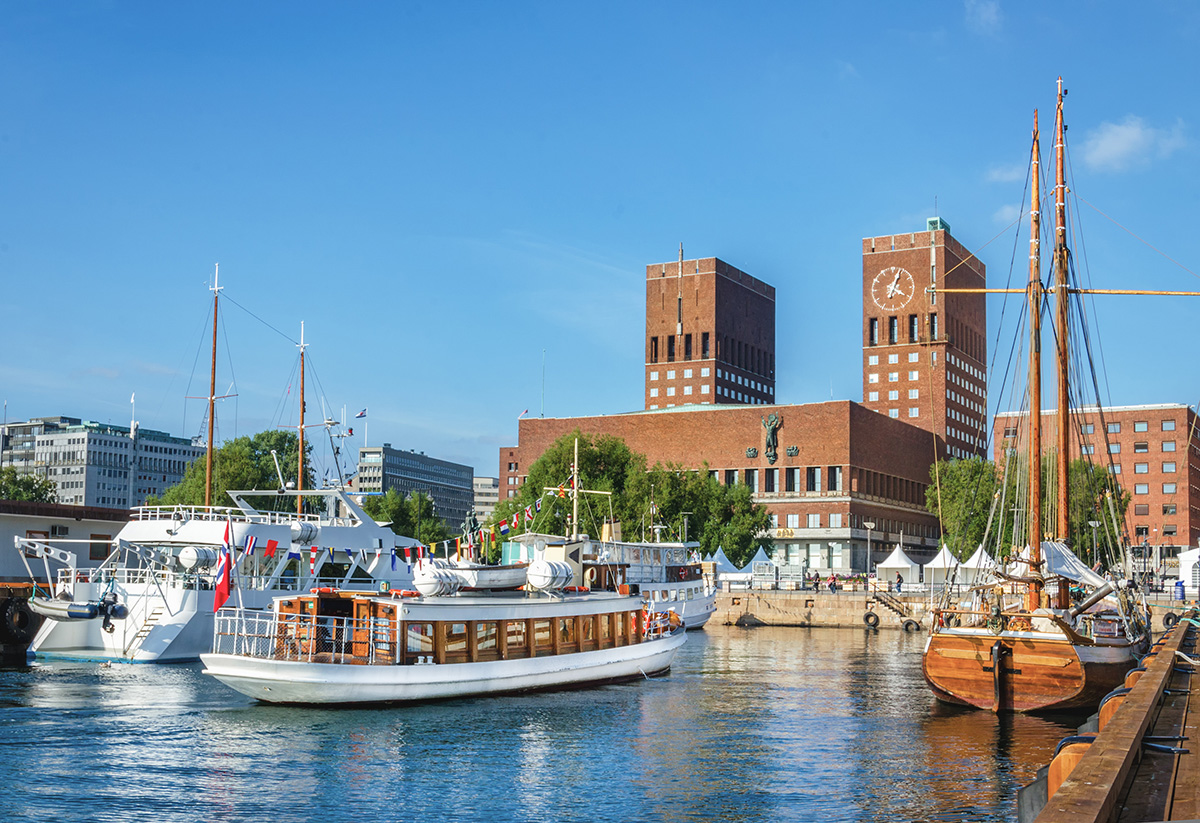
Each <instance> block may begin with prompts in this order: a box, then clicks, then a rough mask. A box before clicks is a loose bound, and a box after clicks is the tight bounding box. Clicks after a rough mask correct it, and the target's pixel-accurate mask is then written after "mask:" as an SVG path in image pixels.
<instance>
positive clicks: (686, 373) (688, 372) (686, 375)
mask: <svg viewBox="0 0 1200 823" xmlns="http://www.w3.org/2000/svg"><path fill="white" fill-rule="evenodd" d="M691 376H692V370H691V369H684V370H683V377H684V379H685V380H686V379H688V378H689V377H691Z"/></svg>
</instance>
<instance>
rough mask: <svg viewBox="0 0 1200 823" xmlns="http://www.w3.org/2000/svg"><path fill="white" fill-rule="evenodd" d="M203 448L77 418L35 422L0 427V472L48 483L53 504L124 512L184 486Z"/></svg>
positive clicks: (150, 432) (162, 434) (157, 434)
mask: <svg viewBox="0 0 1200 823" xmlns="http://www.w3.org/2000/svg"><path fill="white" fill-rule="evenodd" d="M203 454H204V446H203V445H202V444H196V443H193V441H191V440H189V439H186V438H183V437H174V436H172V435H170V434H167V433H166V432H160V431H154V430H153V429H144V428H141V427H135V428H133V429H132V430H131V429H130V428H129V427H127V426H116V425H113V424H111V423H97V422H94V421H91V420H81V419H80V418H77V417H63V416H57V417H35V418H33V419H32V420H27V421H24V422H19V423H6V424H4V425H3V427H0V467H4V466H12V467H13V468H15V469H16V470H17V472H18V473H20V474H34V475H37V476H39V477H44V478H46V479H48V480H50V481H52V482H53V483H54V484H55V486H56V487H57V490H58V502H59V503H64V504H67V505H73V506H92V507H99V508H108V509H128V508H131V507H133V506H140V505H142V504H143V503H145V502H146V497H147V496H148V495H156V496H161V495H162V494H163V493H164V492H165V491H166V490H167V489H169V488H170V487H171V486H174V485H176V484H177V483H179V482H180V481H181V480H183V475H184V472H186V471H187V467H188V464H189V463H191V462H192V461H193V460H195V459H196V458H198V457H201V456H203Z"/></svg>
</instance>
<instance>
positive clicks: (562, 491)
mask: <svg viewBox="0 0 1200 823" xmlns="http://www.w3.org/2000/svg"><path fill="white" fill-rule="evenodd" d="M558 496H559V497H561V498H562V499H564V500H566V499H567V490H566V486H565V484H562V483H560V484H559V486H558Z"/></svg>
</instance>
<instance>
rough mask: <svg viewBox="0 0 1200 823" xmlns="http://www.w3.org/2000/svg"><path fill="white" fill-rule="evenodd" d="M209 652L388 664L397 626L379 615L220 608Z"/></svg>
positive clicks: (322, 661) (259, 657)
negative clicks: (279, 612) (343, 614)
mask: <svg viewBox="0 0 1200 823" xmlns="http://www.w3.org/2000/svg"><path fill="white" fill-rule="evenodd" d="M213 652H215V653H217V654H232V655H237V656H239V657H254V658H258V659H262V660H283V661H295V662H304V663H336V664H356V665H375V664H392V663H394V662H395V661H396V640H395V624H394V623H393V622H392V621H390V620H387V619H381V618H362V619H357V620H356V619H354V618H350V617H334V616H331V615H311V614H276V613H274V612H263V611H256V610H251V609H221V610H220V611H219V612H217V615H216V618H215V620H214V628H213Z"/></svg>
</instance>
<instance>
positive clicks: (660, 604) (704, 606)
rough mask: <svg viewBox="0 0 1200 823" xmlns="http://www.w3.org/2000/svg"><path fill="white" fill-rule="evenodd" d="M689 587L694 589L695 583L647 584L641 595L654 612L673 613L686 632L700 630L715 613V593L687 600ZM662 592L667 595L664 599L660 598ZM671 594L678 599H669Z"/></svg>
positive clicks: (711, 592)
mask: <svg viewBox="0 0 1200 823" xmlns="http://www.w3.org/2000/svg"><path fill="white" fill-rule="evenodd" d="M689 587H690V588H695V583H647V584H645V585H643V587H642V594H643V596H644V598H645V601H646V603H647V604H648V605H649V606H650V607H651V608H653V609H654V610H655V611H660V612H665V611H674V612H675V613H676V614H678V615H679V616H680V617H681V618H683V625H684V628H686V629H687V630H688V631H691V630H692V629H702V628H704V624H705V623H707V622H708V620H709V618H710V617H712V616H713V614H715V613H716V611H717V593H716V592H715V591H710V592H708V593H702V594H701V595H700V596H699V597H693V598H692V599H691V600H688V599H686V597H687V590H688V588H689ZM663 592H666V594H667V596H666V597H665V598H664V597H662V593H663ZM672 592H674V593H675V596H676V597H678V598H680V599H677V600H672V599H670V598H671V593H672Z"/></svg>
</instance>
